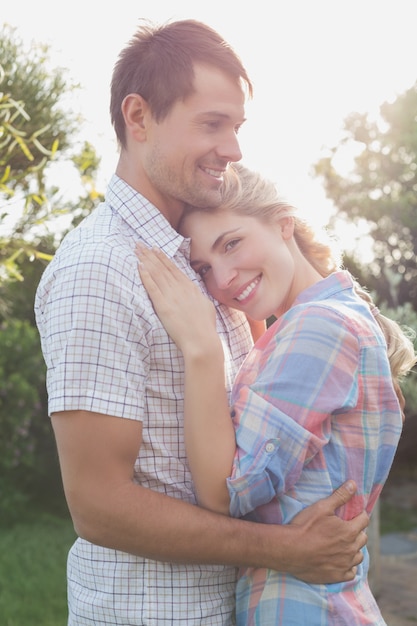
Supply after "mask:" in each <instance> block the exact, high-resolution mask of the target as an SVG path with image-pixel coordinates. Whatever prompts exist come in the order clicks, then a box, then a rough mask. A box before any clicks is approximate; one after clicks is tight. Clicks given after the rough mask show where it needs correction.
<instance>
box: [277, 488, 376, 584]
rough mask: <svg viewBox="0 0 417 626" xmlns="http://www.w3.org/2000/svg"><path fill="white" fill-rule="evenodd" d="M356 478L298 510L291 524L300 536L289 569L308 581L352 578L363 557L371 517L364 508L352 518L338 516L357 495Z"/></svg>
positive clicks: (340, 580)
mask: <svg viewBox="0 0 417 626" xmlns="http://www.w3.org/2000/svg"><path fill="white" fill-rule="evenodd" d="M355 491H356V485H355V483H354V481H351V480H349V481H347V482H346V483H344V484H343V485H341V486H340V487H339V488H338V489H336V491H334V492H333V493H332V495H330V496H329V497H328V498H324V499H323V500H319V502H316V503H315V504H313V505H311V506H309V507H307V508H306V509H304V510H303V511H301V513H299V514H298V515H297V516H296V517H295V518H294V519H293V520H292V522H291V524H290V526H298V527H299V528H300V530H301V531H302V534H301V537H299V539H298V541H297V545H294V547H293V548H294V552H293V554H292V558H291V563H289V564H288V568H287V571H288V572H289V573H291V574H292V575H293V576H296V577H297V578H300V579H302V580H304V581H306V582H309V583H313V584H318V583H335V582H344V581H348V580H352V579H353V578H354V577H355V574H356V568H357V566H358V565H359V563H361V562H362V560H363V554H362V552H361V549H362V548H363V547H364V546H365V545H366V542H367V536H366V533H365V530H366V527H367V526H368V524H369V516H368V514H367V513H366V512H365V511H363V512H362V513H360V514H359V515H358V516H357V517H355V518H353V519H352V520H350V521H343V520H342V519H340V518H339V517H337V516H336V515H335V511H336V509H338V508H339V507H341V506H343V505H344V504H346V503H347V502H348V501H349V500H350V499H351V498H352V496H353V495H354V494H355Z"/></svg>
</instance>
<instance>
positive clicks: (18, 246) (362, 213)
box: [0, 0, 417, 626]
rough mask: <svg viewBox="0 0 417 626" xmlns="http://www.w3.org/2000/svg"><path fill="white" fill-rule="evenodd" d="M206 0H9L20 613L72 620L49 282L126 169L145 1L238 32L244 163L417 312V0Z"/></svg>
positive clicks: (402, 452)
mask: <svg viewBox="0 0 417 626" xmlns="http://www.w3.org/2000/svg"><path fill="white" fill-rule="evenodd" d="M195 4H196V3H193V4H191V2H185V1H181V0H179V1H178V2H176V3H175V5H172V4H171V3H170V2H154V3H153V4H152V6H151V7H149V11H147V13H146V15H145V14H142V15H141V14H140V13H139V11H140V9H138V8H137V3H133V2H126V1H124V0H122V1H121V2H119V3H118V5H117V13H116V12H115V10H114V7H111V9H109V8H103V6H102V4H101V3H98V2H90V3H88V4H87V3H85V6H81V5H80V7H78V8H77V3H75V5H74V4H71V5H59V3H54V2H52V1H49V2H47V1H45V0H43V1H42V0H40V1H39V2H38V3H32V2H29V1H28V2H19V1H17V2H14V3H9V4H7V5H6V6H5V7H3V8H2V16H1V20H2V23H3V27H2V30H1V33H0V66H1V68H2V70H3V71H2V72H1V73H0V554H1V557H0V616H1V620H3V621H2V622H1V623H4V624H5V625H7V626H23V625H24V626H27V625H28V624H30V625H31V626H37V625H42V626H52V625H53V626H61V625H62V626H63V625H64V624H65V623H66V603H65V559H66V554H67V551H68V548H69V546H70V544H71V542H72V540H73V537H74V534H73V530H72V526H71V523H70V521H69V518H68V513H67V509H66V506H65V502H64V499H63V496H62V488H61V483H60V477H59V471H58V465H57V459H56V453H55V446H54V441H53V438H52V433H51V429H50V423H49V419H48V418H47V409H46V394H45V369H44V365H43V360H42V356H41V353H40V348H39V340H38V336H37V331H36V328H35V326H34V318H33V297H34V292H35V289H36V285H37V283H38V281H39V278H40V275H41V273H42V271H43V269H44V267H45V265H46V263H47V262H48V259H49V258H50V257H51V255H53V253H54V251H55V249H56V246H57V245H58V244H59V241H60V240H61V238H62V236H63V234H64V232H65V229H68V228H72V227H73V226H75V225H76V224H77V223H78V221H79V220H80V219H81V218H82V217H83V215H86V214H87V213H88V212H89V211H91V209H92V208H93V206H94V205H95V204H96V203H97V202H98V201H99V200H100V198H101V197H102V194H103V193H104V191H105V187H106V182H107V180H108V178H109V177H110V175H111V174H112V172H113V169H114V166H115V163H116V158H117V150H116V145H115V142H114V138H113V132H112V129H111V127H110V122H109V118H108V87H109V81H110V75H111V71H112V67H113V64H114V62H115V60H116V57H117V53H118V52H119V50H120V49H121V47H122V46H123V45H124V43H125V42H126V41H127V40H128V39H129V38H130V36H131V35H132V34H133V32H134V29H135V26H136V24H137V22H138V19H139V17H147V18H151V19H154V20H156V21H165V20H167V19H170V18H174V19H176V18H184V17H192V18H195V19H200V20H202V21H205V22H207V23H208V24H210V25H211V26H213V27H214V28H216V29H217V30H218V31H219V32H221V33H222V34H223V35H224V36H225V38H226V39H228V40H229V41H230V42H231V43H232V45H233V46H234V47H235V48H236V50H237V51H238V52H239V54H240V55H241V57H242V59H243V61H244V63H245V65H246V66H247V68H248V70H249V74H250V75H251V76H252V78H253V81H254V84H255V97H254V100H253V102H251V103H250V104H249V106H248V109H247V117H248V121H247V123H246V124H245V126H244V128H243V129H242V131H241V135H240V136H241V143H242V148H243V152H244V159H243V161H244V163H245V164H247V165H249V166H250V167H253V168H255V169H258V170H260V171H262V172H263V173H264V174H265V175H267V176H269V177H270V178H272V179H273V180H275V181H276V182H277V184H278V185H279V187H280V189H281V191H282V192H283V194H284V195H286V196H287V197H288V199H289V200H290V201H291V202H293V203H294V204H296V205H297V206H299V208H300V209H301V211H305V212H306V213H307V214H308V216H309V217H313V216H314V218H315V220H316V221H317V224H319V225H323V224H327V223H329V230H330V232H331V233H335V234H336V235H337V236H338V237H339V238H340V240H341V243H342V245H343V247H344V249H345V250H346V255H345V264H346V266H347V267H348V268H349V269H351V270H352V272H353V273H354V274H355V276H357V277H358V278H359V279H360V281H361V282H362V283H363V284H364V285H366V286H367V287H368V289H370V290H371V291H372V292H373V294H374V296H375V299H376V301H377V302H378V305H379V306H380V308H381V309H382V310H383V311H387V312H388V313H389V314H390V315H391V316H392V317H394V318H395V319H397V320H398V321H399V322H400V323H403V324H406V325H408V326H410V327H412V328H415V329H416V330H417V259H416V253H415V250H416V241H417V163H416V161H417V159H416V154H417V82H416V81H417V65H416V62H415V58H416V56H415V26H414V24H415V20H414V19H413V10H414V9H413V7H414V2H413V1H412V0H410V1H408V2H406V1H402V0H397V1H395V2H393V1H386V2H381V1H379V2H375V1H372V0H369V1H368V2H359V1H355V0H352V1H350V2H347V1H345V0H341V1H334V0H328V1H324V0H317V1H316V2H314V3H312V2H309V1H308V0H304V1H302V0H299V1H297V0H295V1H294V2H291V3H289V2H285V3H284V2H282V3H280V2H278V3H274V5H276V6H274V9H273V10H272V9H271V8H270V7H271V4H270V3H269V2H262V1H260V2H258V3H257V10H256V12H254V11H253V7H251V9H250V10H249V9H248V8H245V7H242V3H241V2H235V1H231V2H229V3H227V4H226V3H224V2H216V1H215V2H211V3H209V4H207V5H204V6H198V7H196V6H195ZM172 6H175V12H174V10H173V8H172ZM225 7H226V9H225ZM6 24H8V25H9V26H7V25H6ZM13 29H14V30H13ZM44 44H45V46H46V47H42V46H43V45H44ZM65 68H67V69H65ZM77 83H79V86H78V87H76V86H75V85H76V84H77ZM86 142H87V143H86ZM415 381H416V379H415V372H413V373H412V375H411V376H410V377H409V378H408V379H407V381H406V382H405V384H404V394H405V396H406V400H407V420H406V423H405V428H404V434H403V437H402V440H401V444H400V447H399V450H398V454H397V458H396V460H395V463H394V467H393V471H392V476H391V479H390V482H391V485H390V487H393V489H394V491H395V489H396V486H398V489H397V493H399V492H400V488H401V489H402V488H403V487H404V485H410V486H411V490H410V491H409V492H407V493H411V494H412V493H413V492H414V491H415V486H416V483H417V460H416V455H415V450H416V443H417V386H416V383H415ZM413 490H414V491H413ZM401 493H402V491H401ZM380 521H381V529H382V532H383V533H387V532H391V531H402V530H409V529H413V528H416V527H417V501H416V499H414V501H413V499H412V498H405V499H404V501H398V499H397V500H396V501H395V503H394V504H393V502H392V501H391V500H389V499H386V500H384V497H383V498H382V506H381V516H380ZM415 618H416V620H417V616H415ZM1 620H0V621H1Z"/></svg>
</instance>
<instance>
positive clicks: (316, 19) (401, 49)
mask: <svg viewBox="0 0 417 626" xmlns="http://www.w3.org/2000/svg"><path fill="white" fill-rule="evenodd" d="M416 7H417V3H416V2H415V0H286V1H285V0H257V1H256V2H250V3H245V2H243V0H210V1H209V2H197V1H196V0H148V2H138V0H130V1H129V0H118V1H117V2H115V3H114V4H113V3H104V2H101V1H100V2H99V1H97V0H90V1H88V0H87V1H85V2H84V3H81V2H79V0H74V1H73V2H65V3H63V2H57V0H37V1H36V2H34V1H33V0H20V1H19V0H8V1H6V2H4V3H3V6H2V10H1V15H0V20H1V22H0V24H1V23H3V22H7V23H9V24H11V25H12V26H16V27H17V29H18V33H19V34H20V35H21V36H22V37H23V39H24V40H25V41H26V42H30V41H31V40H33V39H34V40H36V41H39V42H42V43H48V44H50V46H51V51H52V58H53V60H54V62H55V60H56V64H57V65H62V66H64V67H68V68H69V70H70V74H71V76H72V78H73V79H74V80H75V81H79V82H80V83H81V84H82V87H83V89H82V91H81V92H80V93H79V94H78V96H77V103H76V105H74V106H76V108H77V110H80V111H81V112H82V114H83V116H84V117H85V118H86V119H87V124H86V126H85V129H84V131H83V132H84V134H85V139H87V140H89V141H90V142H91V143H92V144H93V145H94V146H95V147H96V149H97V150H98V152H99V154H100V155H101V156H102V159H103V160H102V176H103V183H105V182H106V181H107V180H108V178H109V177H110V176H111V174H112V173H113V170H114V167H115V165H116V160H117V151H116V144H115V142H114V135H113V130H112V128H111V125H110V122H109V115H108V104H109V84H110V76H111V72H112V68H113V65H114V62H115V61H116V58H117V55H118V53H119V51H120V49H121V48H122V47H123V46H124V44H125V43H126V42H127V41H128V40H129V39H130V37H131V35H132V34H133V33H134V31H135V28H136V25H137V23H138V19H139V18H140V17H146V18H150V19H152V20H155V21H157V22H160V21H166V20H168V19H172V18H173V19H182V18H195V19H198V20H201V21H204V22H206V23H207V24H209V25H210V26H212V27H214V28H215V29H216V30H217V31H218V32H219V33H220V34H221V35H223V36H224V37H225V39H227V40H228V41H229V42H230V43H231V44H232V46H233V47H234V48H235V50H236V51H237V52H238V54H239V55H240V57H241V58H242V60H243V62H244V65H245V66H246V67H247V69H248V71H249V75H250V76H251V78H252V80H253V82H254V85H255V96H254V100H253V102H252V103H250V105H249V106H248V108H247V117H248V121H247V122H246V124H245V126H244V128H243V130H242V131H241V135H240V138H241V146H242V148H243V152H244V158H243V162H244V163H245V164H246V165H248V166H250V167H253V168H255V169H257V170H260V171H261V172H263V173H264V174H265V175H267V176H268V177H270V178H272V179H273V180H274V181H276V182H277V183H278V184H279V186H280V188H281V190H282V192H283V194H284V195H285V196H287V198H288V199H289V200H290V201H292V202H293V203H295V204H296V205H297V206H298V207H299V208H300V209H302V210H306V211H308V212H310V211H311V212H314V214H315V215H316V216H320V218H321V219H322V220H323V222H324V221H326V220H327V217H328V214H329V207H330V205H329V203H328V202H327V201H326V200H325V196H324V192H323V191H322V187H321V183H320V182H319V181H317V180H313V179H312V177H311V173H310V168H311V165H312V163H314V162H315V161H317V160H318V158H320V156H321V155H322V154H323V149H324V147H325V146H332V145H335V144H336V143H338V138H339V134H340V129H341V127H342V124H343V120H344V118H345V117H346V116H347V115H348V114H349V113H350V112H352V111H360V112H371V113H376V112H377V111H378V108H379V105H380V104H381V103H382V102H384V101H385V100H391V99H394V98H395V96H396V95H398V94H399V93H402V92H403V91H405V90H406V89H408V88H409V87H411V86H412V85H413V84H414V82H415V81H416V80H417V52H416V51H417V48H416V35H415V33H416V28H415V25H416V12H417V11H416Z"/></svg>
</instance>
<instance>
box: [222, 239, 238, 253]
mask: <svg viewBox="0 0 417 626" xmlns="http://www.w3.org/2000/svg"><path fill="white" fill-rule="evenodd" d="M239 241H240V239H232V240H231V241H228V242H227V243H226V244H225V246H224V248H225V250H226V251H227V250H231V249H232V248H234V247H235V246H236V245H237V244H238V243H239Z"/></svg>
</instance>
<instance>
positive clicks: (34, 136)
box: [1, 25, 77, 190]
mask: <svg viewBox="0 0 417 626" xmlns="http://www.w3.org/2000/svg"><path fill="white" fill-rule="evenodd" d="M1 47H2V55H1V66H2V70H3V80H2V84H1V89H2V91H3V93H4V96H5V99H6V104H7V103H9V104H11V103H14V106H12V108H11V115H10V117H9V119H8V120H7V121H5V125H6V127H7V128H8V129H9V130H10V136H9V140H8V141H6V142H5V145H2V159H1V163H2V164H3V163H4V160H5V157H6V159H7V164H8V165H9V167H10V169H11V176H10V186H11V187H12V188H15V187H16V186H17V185H20V186H23V187H24V188H25V189H26V190H28V189H29V187H30V183H29V180H28V176H27V167H28V160H29V161H30V164H31V166H32V168H33V170H34V171H42V167H43V165H44V163H45V158H48V157H50V156H51V152H53V151H55V150H56V148H57V146H58V145H59V148H60V150H61V151H63V150H65V149H66V148H67V147H68V145H69V140H68V138H69V137H70V136H71V134H72V133H74V132H75V129H76V125H77V119H76V118H74V116H73V115H69V114H68V112H66V113H64V111H63V110H62V108H61V107H60V106H59V105H60V101H61V100H62V98H63V95H64V94H65V93H68V91H71V90H73V89H74V87H75V85H72V84H69V82H68V77H67V75H66V74H67V72H66V70H64V69H62V68H52V67H50V60H49V48H48V46H47V45H44V44H39V43H35V42H32V44H31V45H30V47H27V46H25V44H24V42H23V41H22V40H21V39H20V38H19V37H18V35H17V33H16V29H15V28H12V27H10V26H8V25H4V26H3V28H2V34H1ZM6 139H7V137H6ZM4 148H6V150H5V151H4Z"/></svg>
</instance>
